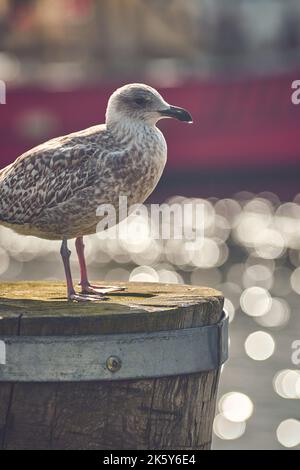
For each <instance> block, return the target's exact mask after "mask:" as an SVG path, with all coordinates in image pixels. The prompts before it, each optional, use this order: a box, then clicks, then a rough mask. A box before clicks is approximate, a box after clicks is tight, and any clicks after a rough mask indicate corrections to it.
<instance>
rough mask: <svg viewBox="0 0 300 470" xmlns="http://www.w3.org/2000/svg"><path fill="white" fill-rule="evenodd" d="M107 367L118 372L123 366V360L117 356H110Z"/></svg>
mask: <svg viewBox="0 0 300 470" xmlns="http://www.w3.org/2000/svg"><path fill="white" fill-rule="evenodd" d="M106 367H107V368H108V370H110V372H118V370H120V369H121V367H122V361H121V359H120V358H119V357H117V356H110V357H109V358H108V359H107V361H106Z"/></svg>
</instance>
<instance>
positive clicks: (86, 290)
mask: <svg viewBox="0 0 300 470" xmlns="http://www.w3.org/2000/svg"><path fill="white" fill-rule="evenodd" d="M75 246H76V250H77V255H78V260H79V266H80V285H81V292H82V293H83V294H91V295H93V294H94V295H105V294H108V293H110V292H115V291H122V290H124V288H123V287H115V286H92V285H91V284H90V283H89V280H88V275H87V267H86V261H85V256H84V243H83V237H78V238H76V242H75Z"/></svg>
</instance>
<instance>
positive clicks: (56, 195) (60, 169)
mask: <svg viewBox="0 0 300 470" xmlns="http://www.w3.org/2000/svg"><path fill="white" fill-rule="evenodd" d="M111 140H112V138H111V136H110V135H108V134H107V133H106V132H105V129H102V130H101V129H100V130H99V129H98V132H97V136H96V137H94V136H93V134H92V137H91V135H90V134H88V135H85V134H84V135H82V133H80V132H79V133H77V134H70V135H69V136H65V137H60V138H57V139H53V140H51V141H48V142H46V143H45V144H42V145H40V146H38V147H36V148H34V149H33V150H31V151H29V152H27V153H25V154H23V155H21V157H19V158H18V159H17V160H16V161H15V162H14V163H13V164H12V165H10V166H9V167H7V168H5V169H4V170H2V172H1V173H0V220H2V221H4V222H9V223H12V224H25V223H32V222H33V221H34V220H37V219H38V218H39V216H40V215H42V214H43V212H44V211H45V210H47V209H51V208H55V207H56V206H59V205H60V204H63V203H64V202H66V201H68V200H70V199H72V198H73V197H74V195H75V194H76V193H78V192H80V191H81V190H83V189H85V188H88V187H89V186H92V185H93V184H94V182H95V180H96V178H97V177H99V174H98V170H99V165H98V162H99V159H100V160H101V158H102V157H104V156H105V155H107V153H110V152H111V153H113V150H114V149H113V147H114V145H113V142H112V141H111ZM100 166H101V165H100Z"/></svg>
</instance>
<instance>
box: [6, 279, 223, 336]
mask: <svg viewBox="0 0 300 470" xmlns="http://www.w3.org/2000/svg"><path fill="white" fill-rule="evenodd" d="M106 284H107V283H106ZM109 284H110V285H118V286H122V287H123V286H124V287H125V290H124V291H120V292H114V293H110V294H108V295H107V297H108V300H105V301H97V302H87V303H71V302H68V301H67V300H66V299H65V289H66V288H65V284H64V283H61V282H48V281H47V282H45V281H43V282H16V283H0V334H1V335H5V334H21V335H69V334H75V335H77V334H100V333H102V334H105V333H107V334H108V333H129V332H137V331H157V330H169V329H170V330H172V329H177V328H188V327H193V326H201V325H207V324H213V323H216V322H217V321H219V319H220V317H221V313H222V308H223V296H222V294H221V292H219V291H217V290H214V289H211V288H206V287H198V286H188V285H179V284H160V283H143V282H136V283H134V282H129V283H128V282H127V283H126V282H117V283H114V282H110V283H109Z"/></svg>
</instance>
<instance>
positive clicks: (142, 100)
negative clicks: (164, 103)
mask: <svg viewBox="0 0 300 470" xmlns="http://www.w3.org/2000/svg"><path fill="white" fill-rule="evenodd" d="M134 102H135V104H137V105H139V106H143V105H145V104H146V103H147V100H146V98H136V99H135V100H134Z"/></svg>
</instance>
